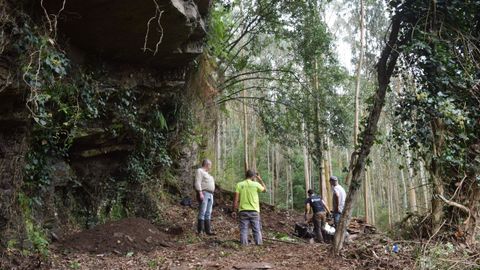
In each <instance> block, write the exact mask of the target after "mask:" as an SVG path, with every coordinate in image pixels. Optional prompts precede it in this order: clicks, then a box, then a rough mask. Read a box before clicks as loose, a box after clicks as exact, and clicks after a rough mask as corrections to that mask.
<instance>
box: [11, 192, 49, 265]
mask: <svg viewBox="0 0 480 270" xmlns="http://www.w3.org/2000/svg"><path fill="white" fill-rule="evenodd" d="M18 200H19V203H20V207H21V209H22V212H23V215H24V218H25V229H26V231H27V237H28V240H29V241H30V242H31V243H32V245H33V249H34V251H36V252H39V253H40V254H42V255H43V256H47V255H48V254H49V251H48V245H49V242H48V240H47V237H46V235H45V232H44V231H43V229H42V228H41V227H40V226H38V225H36V224H35V222H34V218H33V214H32V203H33V200H32V199H31V198H28V197H27V196H26V195H25V194H23V193H20V194H19V195H18Z"/></svg>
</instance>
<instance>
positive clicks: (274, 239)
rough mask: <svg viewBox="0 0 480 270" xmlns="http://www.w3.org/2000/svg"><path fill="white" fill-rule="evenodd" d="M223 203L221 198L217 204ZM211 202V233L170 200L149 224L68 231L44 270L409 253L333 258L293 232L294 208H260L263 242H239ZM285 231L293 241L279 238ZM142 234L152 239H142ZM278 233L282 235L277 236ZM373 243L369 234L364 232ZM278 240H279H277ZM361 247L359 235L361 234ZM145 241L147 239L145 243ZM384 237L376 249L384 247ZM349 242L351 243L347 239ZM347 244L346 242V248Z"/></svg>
mask: <svg viewBox="0 0 480 270" xmlns="http://www.w3.org/2000/svg"><path fill="white" fill-rule="evenodd" d="M222 205H223V206H225V204H224V203H222ZM229 207H230V206H229V205H228V204H227V205H226V207H223V208H221V207H215V208H214V219H213V220H212V223H213V225H214V229H215V231H216V233H217V235H216V236H205V235H203V236H197V235H196V233H195V232H194V229H195V222H196V219H195V217H196V209H195V207H184V206H180V205H173V206H172V207H169V208H168V212H167V213H165V217H166V218H165V221H164V222H163V223H162V224H160V225H156V226H154V225H152V224H150V223H148V221H146V220H143V219H138V218H137V219H126V220H121V221H118V222H112V223H108V224H105V225H101V226H98V227H96V228H94V229H93V230H91V231H84V232H81V233H79V234H75V235H72V236H70V237H68V238H67V239H65V240H63V241H61V242H59V243H57V244H55V245H54V247H53V254H52V260H51V262H49V265H48V267H49V268H50V269H262V268H263V269H266V268H272V269H312V268H314V269H385V268H391V269H405V268H409V267H411V266H413V263H414V262H413V261H412V260H411V259H410V257H409V256H405V258H403V257H401V256H400V255H398V254H395V253H389V254H385V251H378V253H379V254H378V255H379V256H378V255H377V257H378V259H377V258H375V257H374V255H373V253H368V252H367V253H368V254H365V251H362V249H361V248H360V249H359V248H357V247H356V248H355V249H358V250H360V251H361V252H359V253H358V254H357V253H355V252H345V254H344V255H343V256H342V257H334V256H332V254H331V252H330V247H331V246H330V245H328V244H317V243H311V242H310V241H308V240H305V239H300V238H296V237H295V236H293V225H294V224H295V222H299V221H302V219H303V216H302V215H301V214H299V213H294V212H288V211H275V210H274V209H273V208H272V207H270V206H268V205H264V206H263V207H262V213H261V215H262V222H263V233H264V245H263V246H254V245H251V246H247V247H242V246H240V245H239V241H238V237H239V229H238V225H237V222H236V220H234V219H233V218H231V217H230V215H229V209H230V208H229ZM287 235H288V236H289V237H290V238H291V239H292V240H293V241H294V242H292V243H289V242H282V241H284V240H285V239H286V238H285V236H287ZM148 237H152V238H153V239H155V242H153V241H146V239H147V238H148ZM282 237H283V238H282ZM364 237H368V238H369V239H371V240H372V241H373V242H376V241H377V240H376V239H375V236H374V235H368V236H367V235H365V236H364ZM280 238H281V239H283V240H280ZM361 241H362V243H363V244H362V245H363V246H364V243H365V239H362V240H361ZM148 242H151V243H148ZM390 244H391V243H388V242H385V243H384V245H379V246H378V247H377V249H378V248H382V249H385V246H388V245H390ZM350 245H351V246H352V247H353V246H354V243H351V244H350ZM347 248H348V247H347Z"/></svg>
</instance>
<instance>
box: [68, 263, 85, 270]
mask: <svg viewBox="0 0 480 270" xmlns="http://www.w3.org/2000/svg"><path fill="white" fill-rule="evenodd" d="M68 267H69V268H70V269H80V267H82V265H81V264H80V263H79V262H77V261H73V262H71V263H70V264H69V265H68Z"/></svg>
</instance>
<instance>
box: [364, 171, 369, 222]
mask: <svg viewBox="0 0 480 270" xmlns="http://www.w3.org/2000/svg"><path fill="white" fill-rule="evenodd" d="M369 173H370V172H369V171H368V170H365V176H364V177H365V181H364V182H363V206H364V211H365V223H370V211H369V210H368V206H369V203H368V202H369V196H368V189H369V187H368V186H369V183H368V180H369V179H368V174H369Z"/></svg>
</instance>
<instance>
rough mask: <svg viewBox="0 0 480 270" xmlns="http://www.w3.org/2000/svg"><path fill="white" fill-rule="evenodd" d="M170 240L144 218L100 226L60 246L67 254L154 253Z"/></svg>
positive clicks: (77, 234) (70, 237)
mask: <svg viewBox="0 0 480 270" xmlns="http://www.w3.org/2000/svg"><path fill="white" fill-rule="evenodd" d="M167 239H169V236H168V235H167V234H165V233H163V232H160V231H159V230H158V229H157V228H156V227H155V226H154V225H153V224H151V223H150V222H149V221H148V220H146V219H143V218H126V219H122V220H119V221H112V222H108V223H105V224H102V225H98V226H96V227H94V228H92V229H90V230H86V231H82V232H79V233H76V234H74V235H71V236H69V237H68V238H66V239H64V240H62V241H61V242H59V244H58V245H57V246H58V247H60V248H63V249H66V250H75V251H80V252H91V253H96V254H104V253H117V254H125V253H127V252H138V251H151V250H153V249H155V248H157V247H159V246H164V247H166V246H169V245H168V243H167V242H168V241H167Z"/></svg>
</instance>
